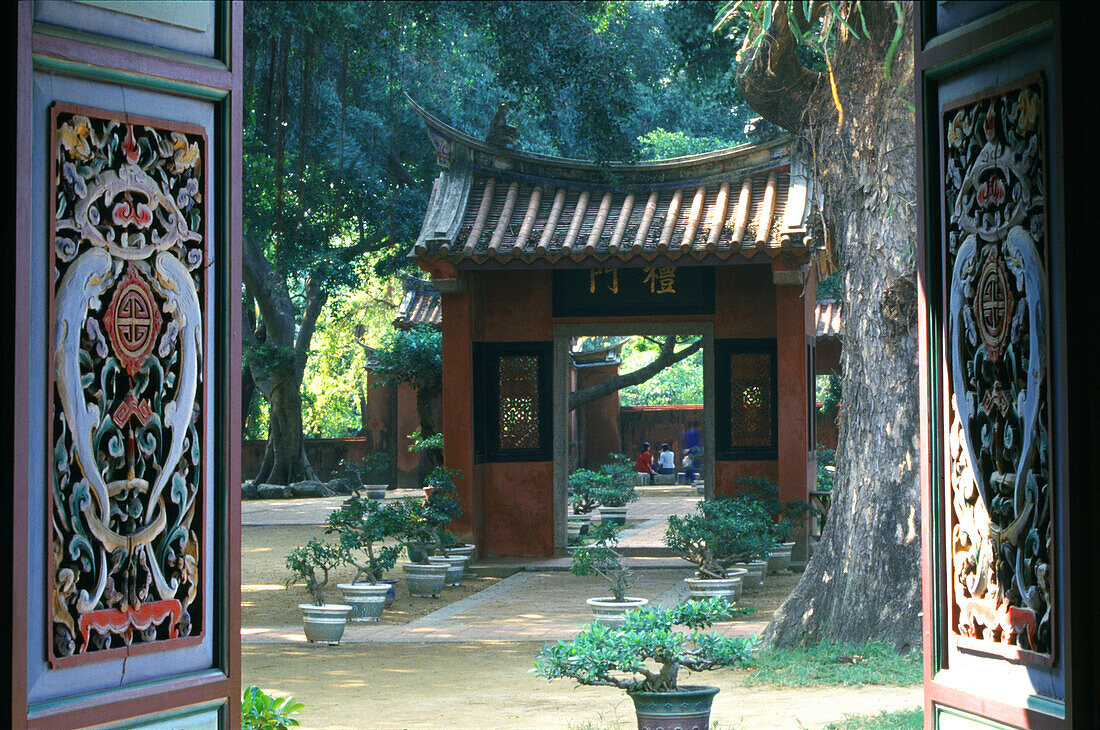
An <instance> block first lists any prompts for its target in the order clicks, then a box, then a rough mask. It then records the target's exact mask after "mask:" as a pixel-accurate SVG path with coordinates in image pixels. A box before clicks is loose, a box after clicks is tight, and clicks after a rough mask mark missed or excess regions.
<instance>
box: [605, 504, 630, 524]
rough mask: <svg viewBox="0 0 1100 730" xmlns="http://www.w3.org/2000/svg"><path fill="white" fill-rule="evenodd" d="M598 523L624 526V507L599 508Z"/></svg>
mask: <svg viewBox="0 0 1100 730" xmlns="http://www.w3.org/2000/svg"><path fill="white" fill-rule="evenodd" d="M600 522H607V523H609V524H612V525H624V524H626V507H625V506H623V507H600Z"/></svg>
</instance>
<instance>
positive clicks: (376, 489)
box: [339, 451, 390, 499]
mask: <svg viewBox="0 0 1100 730" xmlns="http://www.w3.org/2000/svg"><path fill="white" fill-rule="evenodd" d="M339 466H340V468H341V469H343V470H344V471H345V472H350V473H351V474H353V475H354V477H355V483H356V484H358V485H359V486H358V487H356V488H355V489H354V490H353V491H354V492H355V493H356V494H360V493H365V494H366V495H367V497H369V498H370V499H385V497H386V490H387V489H389V485H388V484H367V483H366V482H367V481H368V480H370V479H371V477H372V476H374V475H377V474H379V473H386V472H388V471H389V468H390V456H389V454H387V453H386V452H385V451H376V452H374V453H373V454H367V455H366V456H364V457H363V458H362V459H359V460H358V461H348V460H347V459H341V460H340V464H339Z"/></svg>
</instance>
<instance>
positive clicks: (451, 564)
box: [428, 555, 466, 586]
mask: <svg viewBox="0 0 1100 730" xmlns="http://www.w3.org/2000/svg"><path fill="white" fill-rule="evenodd" d="M428 563H429V564H431V563H435V564H442V565H446V566H447V576H446V578H444V582H445V583H446V584H447V585H449V586H457V585H459V584H460V583H462V576H463V574H464V573H465V572H466V556H465V555H450V556H444V555H432V556H430V557H429V558H428Z"/></svg>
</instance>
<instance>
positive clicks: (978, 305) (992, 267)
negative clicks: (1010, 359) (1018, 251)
mask: <svg viewBox="0 0 1100 730" xmlns="http://www.w3.org/2000/svg"><path fill="white" fill-rule="evenodd" d="M998 254H999V251H998V247H996V246H990V247H989V253H988V254H987V255H986V257H985V261H984V262H983V263H982V270H981V273H980V274H979V275H978V286H977V290H976V291H975V292H974V321H975V322H977V323H978V332H979V334H980V335H981V337H982V342H983V343H984V344H985V349H986V352H988V353H989V359H990V360H992V361H993V362H998V361H999V360H1000V359H1001V354H1002V353H1004V350H1005V346H1006V344H1007V343H1008V331H1009V324H1010V323H1011V322H1012V310H1013V308H1014V307H1015V305H1016V301H1015V299H1014V298H1013V296H1012V290H1011V289H1010V288H1009V285H1008V274H1007V272H1006V271H1005V265H1004V261H1002V260H1001V257H1000V256H999V255H998Z"/></svg>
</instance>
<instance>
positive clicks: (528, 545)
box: [478, 461, 554, 557]
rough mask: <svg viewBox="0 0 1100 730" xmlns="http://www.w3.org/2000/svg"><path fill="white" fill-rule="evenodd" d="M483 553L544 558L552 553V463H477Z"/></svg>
mask: <svg viewBox="0 0 1100 730" xmlns="http://www.w3.org/2000/svg"><path fill="white" fill-rule="evenodd" d="M478 470H479V472H480V478H479V487H480V489H481V491H482V499H483V504H484V509H485V512H484V515H485V520H484V524H483V525H482V528H481V541H480V548H481V552H482V554H486V555H502V556H503V555H514V556H523V557H543V556H547V555H552V554H553V552H554V495H553V489H552V488H551V485H553V483H554V463H553V462H550V461H539V462H530V461H525V462H519V461H513V462H496V463H492V464H479V465H478Z"/></svg>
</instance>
